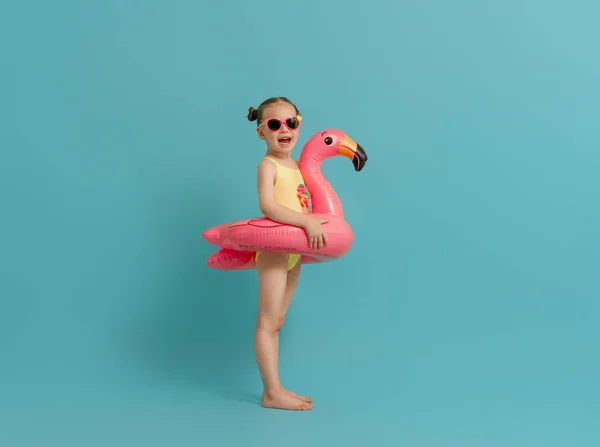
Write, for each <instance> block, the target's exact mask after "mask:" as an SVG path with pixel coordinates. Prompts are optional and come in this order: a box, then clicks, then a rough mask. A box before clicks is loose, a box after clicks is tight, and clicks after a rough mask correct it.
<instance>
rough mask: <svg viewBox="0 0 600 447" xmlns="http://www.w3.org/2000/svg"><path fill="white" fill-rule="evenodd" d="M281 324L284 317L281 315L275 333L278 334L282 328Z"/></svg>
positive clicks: (283, 321)
mask: <svg viewBox="0 0 600 447" xmlns="http://www.w3.org/2000/svg"><path fill="white" fill-rule="evenodd" d="M283 323H285V315H282V316H281V317H279V319H278V320H277V332H279V331H280V330H281V328H282V327H283Z"/></svg>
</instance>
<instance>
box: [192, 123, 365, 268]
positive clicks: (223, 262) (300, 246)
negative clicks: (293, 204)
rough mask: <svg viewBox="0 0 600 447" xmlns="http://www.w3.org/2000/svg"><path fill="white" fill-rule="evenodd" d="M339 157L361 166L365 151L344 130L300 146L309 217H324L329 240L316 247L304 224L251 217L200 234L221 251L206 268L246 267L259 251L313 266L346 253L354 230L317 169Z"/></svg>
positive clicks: (252, 263) (327, 132) (317, 136)
mask: <svg viewBox="0 0 600 447" xmlns="http://www.w3.org/2000/svg"><path fill="white" fill-rule="evenodd" d="M336 155H342V156H344V157H348V158H349V159H350V160H352V163H353V165H354V169H355V170H356V171H357V172H358V171H360V170H362V168H363V167H364V166H365V163H366V162H367V154H366V153H365V151H364V150H363V148H362V147H361V146H360V145H359V144H357V143H355V142H354V141H353V140H352V139H351V138H349V137H348V135H346V134H345V133H344V132H342V131H340V130H337V129H328V130H325V131H323V132H318V133H316V134H315V135H313V136H312V137H311V138H310V139H309V140H308V141H307V142H306V144H305V145H304V147H303V148H302V152H301V154H300V159H299V160H298V164H299V166H300V171H301V172H302V176H303V177H304V181H305V182H306V188H307V189H308V191H309V193H310V200H311V202H312V213H311V215H312V216H313V217H316V218H324V219H328V222H326V223H324V224H323V228H324V230H325V232H326V233H327V238H328V244H327V245H325V246H323V247H322V248H321V249H320V250H313V249H311V248H310V247H309V244H308V237H307V236H306V232H305V231H304V229H303V228H299V227H295V226H292V225H287V224H282V223H279V222H275V221H273V220H271V219H269V218H266V217H262V218H255V219H248V220H241V221H236V222H230V223H224V224H220V225H217V226H215V227H212V228H210V229H208V230H206V231H205V232H204V233H203V234H202V237H203V238H204V239H205V240H206V241H208V242H210V243H211V244H214V245H216V246H218V247H220V249H219V250H218V251H216V252H215V253H213V254H212V255H211V256H210V257H209V258H208V260H207V262H206V263H207V265H208V266H209V267H212V268H215V269H218V270H248V269H253V268H255V267H256V261H255V256H254V255H255V253H256V252H257V251H272V252H273V251H274V252H285V253H297V254H300V255H302V263H304V264H314V263H319V262H326V261H331V260H334V259H338V258H341V257H342V256H344V255H345V254H346V253H347V252H348V250H350V247H351V246H352V243H353V241H354V233H353V232H352V228H351V227H350V225H349V224H348V222H346V221H345V220H344V210H343V208H342V203H341V202H340V199H339V197H338V196H337V194H336V193H335V191H334V190H333V188H332V187H331V185H330V184H329V182H328V181H327V180H326V179H325V177H324V176H323V174H322V173H321V163H322V162H323V160H325V159H326V158H330V157H334V156H336Z"/></svg>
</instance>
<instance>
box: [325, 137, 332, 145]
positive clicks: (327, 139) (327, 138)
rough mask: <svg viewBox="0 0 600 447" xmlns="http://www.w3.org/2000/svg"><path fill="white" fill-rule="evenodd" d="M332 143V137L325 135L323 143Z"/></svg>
mask: <svg viewBox="0 0 600 447" xmlns="http://www.w3.org/2000/svg"><path fill="white" fill-rule="evenodd" d="M332 143H333V138H331V137H326V138H325V144H326V145H327V146H331V144H332Z"/></svg>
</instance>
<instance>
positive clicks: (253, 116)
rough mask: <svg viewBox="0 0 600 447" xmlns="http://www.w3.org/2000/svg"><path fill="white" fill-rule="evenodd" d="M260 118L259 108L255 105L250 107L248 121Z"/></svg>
mask: <svg viewBox="0 0 600 447" xmlns="http://www.w3.org/2000/svg"><path fill="white" fill-rule="evenodd" d="M257 119H258V110H256V109H255V108H254V107H250V108H249V109H248V121H256V120H257Z"/></svg>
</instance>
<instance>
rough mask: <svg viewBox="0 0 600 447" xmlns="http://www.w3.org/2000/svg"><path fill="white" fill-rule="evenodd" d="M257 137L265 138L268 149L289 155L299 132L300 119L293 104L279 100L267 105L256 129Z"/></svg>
mask: <svg viewBox="0 0 600 447" xmlns="http://www.w3.org/2000/svg"><path fill="white" fill-rule="evenodd" d="M256 131H257V133H258V137H259V138H260V139H262V140H265V141H266V143H267V146H268V148H269V150H271V151H273V152H276V153H279V154H281V155H289V154H290V153H291V152H292V150H293V149H294V146H295V145H296V142H297V141H298V135H299V134H300V119H299V118H298V117H297V115H296V109H294V106H292V105H290V104H288V103H285V102H281V103H277V104H273V105H271V106H269V107H267V108H266V109H265V110H264V112H263V122H262V123H261V124H259V126H258V128H257V129H256Z"/></svg>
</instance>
